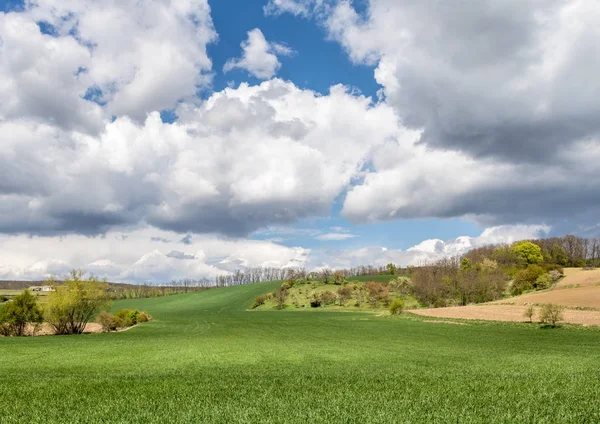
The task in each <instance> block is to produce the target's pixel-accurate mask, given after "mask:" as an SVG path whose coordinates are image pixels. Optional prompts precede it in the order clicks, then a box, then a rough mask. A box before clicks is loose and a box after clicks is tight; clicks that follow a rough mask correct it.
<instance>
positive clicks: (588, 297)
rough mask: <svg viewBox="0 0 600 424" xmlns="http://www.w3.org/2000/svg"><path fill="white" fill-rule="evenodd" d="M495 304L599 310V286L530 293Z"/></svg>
mask: <svg viewBox="0 0 600 424" xmlns="http://www.w3.org/2000/svg"><path fill="white" fill-rule="evenodd" d="M494 303H497V304H503V303H504V304H506V303H516V304H535V303H537V304H541V303H556V304H557V305H563V306H568V307H582V308H600V286H588V287H578V288H574V289H561V290H558V289H555V290H550V291H543V292H539V293H530V294H525V295H523V296H519V297H515V298H512V299H504V300H500V301H498V302H494Z"/></svg>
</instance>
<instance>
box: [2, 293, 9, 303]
mask: <svg viewBox="0 0 600 424" xmlns="http://www.w3.org/2000/svg"><path fill="white" fill-rule="evenodd" d="M3 302H8V297H6V296H4V295H0V303H3Z"/></svg>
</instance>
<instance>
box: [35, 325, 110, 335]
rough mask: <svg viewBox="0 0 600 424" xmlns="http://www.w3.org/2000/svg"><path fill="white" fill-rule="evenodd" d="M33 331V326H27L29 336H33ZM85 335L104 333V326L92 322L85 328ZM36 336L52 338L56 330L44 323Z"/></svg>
mask: <svg viewBox="0 0 600 424" xmlns="http://www.w3.org/2000/svg"><path fill="white" fill-rule="evenodd" d="M32 330H33V326H31V325H28V326H27V330H26V331H27V334H29V335H32ZM83 333H84V334H91V333H102V326H101V325H100V324H97V323H95V322H91V323H89V324H87V325H86V326H85V330H83ZM35 335H36V336H50V335H54V329H53V328H52V326H51V325H50V324H48V323H44V324H42V325H41V327H40V328H39V330H38V331H37V332H36V333H35Z"/></svg>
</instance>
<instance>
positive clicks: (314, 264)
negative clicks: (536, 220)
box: [308, 225, 550, 269]
mask: <svg viewBox="0 0 600 424" xmlns="http://www.w3.org/2000/svg"><path fill="white" fill-rule="evenodd" d="M549 231H550V227H548V226H545V225H507V226H498V227H489V228H486V229H485V230H484V231H483V232H482V233H481V234H480V235H479V236H477V237H468V236H461V237H457V238H456V239H454V240H448V241H443V240H440V239H429V240H423V241H422V242H420V243H418V244H417V245H415V246H412V247H410V248H408V249H406V250H402V249H388V248H385V247H381V246H373V247H364V248H360V249H347V250H339V251H334V250H326V251H321V252H318V251H313V252H311V256H310V257H309V260H308V264H309V265H308V266H309V268H311V269H312V268H314V269H322V268H330V269H342V268H351V267H355V266H360V265H376V266H384V265H386V264H388V263H395V264H398V265H402V266H407V265H422V264H424V263H427V262H429V261H433V260H437V259H440V258H443V257H450V256H460V255H463V254H465V253H467V252H468V251H469V250H471V249H474V248H476V247H481V246H485V245H488V244H500V243H512V242H514V241H517V240H523V239H536V238H540V237H543V236H545V235H547V233H548V232H549Z"/></svg>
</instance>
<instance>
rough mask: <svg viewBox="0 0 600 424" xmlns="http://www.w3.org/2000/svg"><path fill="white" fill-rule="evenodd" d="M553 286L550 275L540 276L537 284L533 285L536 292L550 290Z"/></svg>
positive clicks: (536, 281)
mask: <svg viewBox="0 0 600 424" xmlns="http://www.w3.org/2000/svg"><path fill="white" fill-rule="evenodd" d="M551 285H552V277H550V274H542V275H540V276H539V277H538V278H537V279H536V280H535V283H533V287H534V288H535V289H536V290H544V289H547V288H550V286H551Z"/></svg>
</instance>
